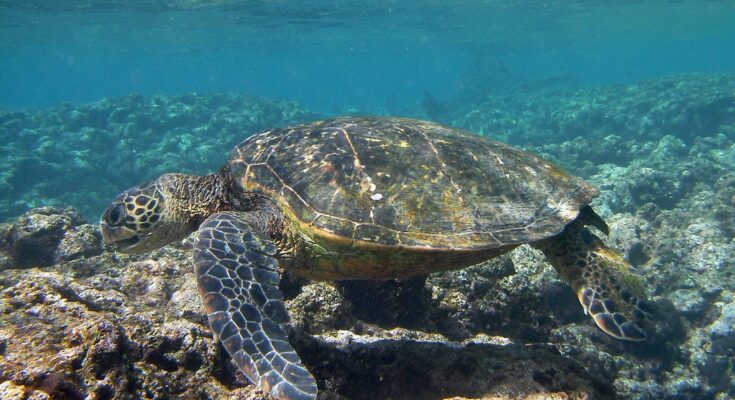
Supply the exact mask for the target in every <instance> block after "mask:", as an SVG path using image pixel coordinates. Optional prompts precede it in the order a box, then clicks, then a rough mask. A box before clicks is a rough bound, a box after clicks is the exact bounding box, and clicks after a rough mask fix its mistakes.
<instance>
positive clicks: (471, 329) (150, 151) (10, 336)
mask: <svg viewBox="0 0 735 400" xmlns="http://www.w3.org/2000/svg"><path fill="white" fill-rule="evenodd" d="M402 114H404V115H407V116H415V117H422V118H428V119H432V120H436V121H440V122H443V123H445V124H448V125H451V126H454V127H458V128H464V129H467V130H470V131H472V132H476V133H479V134H482V135H487V136H489V137H493V138H497V139H500V140H503V141H506V142H509V143H512V144H514V145H519V146H522V147H524V148H526V149H527V150H529V151H532V152H534V153H537V154H540V155H542V156H544V157H546V158H548V159H550V160H553V161H554V162H556V163H558V164H559V165H561V166H563V167H564V168H566V169H568V170H569V171H571V172H573V173H575V174H577V175H579V176H581V177H583V178H585V179H587V180H589V181H590V182H591V183H593V184H595V185H597V186H598V187H599V188H600V189H601V191H602V193H601V195H600V197H599V198H597V199H596V200H595V201H594V203H593V207H594V208H595V209H596V210H597V212H598V213H599V214H600V215H602V216H603V217H604V218H605V219H606V220H607V222H608V224H609V225H610V228H611V232H610V234H609V235H608V236H606V237H604V240H605V241H606V243H607V244H608V245H609V246H611V247H613V248H615V249H617V250H618V251H620V252H621V253H623V254H624V255H625V257H626V258H627V259H628V260H629V261H630V262H631V263H632V264H633V265H634V267H635V268H636V270H637V272H638V273H640V275H641V276H642V277H643V280H644V282H645V285H646V287H647V289H648V291H649V292H650V293H651V299H652V300H653V301H654V302H655V303H656V305H657V309H658V313H659V315H658V316H657V317H658V320H657V333H656V335H655V336H654V337H653V339H652V340H650V341H649V342H646V343H642V344H636V343H623V342H619V341H616V340H614V339H612V338H610V337H608V336H606V335H605V334H604V333H602V332H601V331H599V330H598V329H597V328H596V327H594V326H593V324H592V322H591V321H590V320H589V319H588V318H587V317H585V316H584V315H583V314H582V310H581V307H580V306H579V305H578V304H577V300H576V299H575V296H574V294H573V292H572V290H571V289H570V288H569V287H567V286H566V285H565V284H563V283H562V282H561V281H560V280H559V278H558V276H557V274H556V272H555V271H554V270H553V268H552V267H551V266H550V265H548V264H547V263H546V262H545V261H543V257H542V256H541V255H540V253H539V252H537V251H535V250H533V249H531V248H530V247H527V246H523V247H521V248H519V249H517V250H515V251H513V252H512V253H511V254H508V255H506V256H503V257H500V258H498V259H495V260H492V261H489V262H486V263H483V264H481V265H478V266H475V267H471V268H468V269H465V270H460V271H454V272H447V273H438V274H432V275H430V276H428V277H420V278H414V279H410V280H405V281H391V282H384V283H375V282H373V283H369V282H350V283H338V284H333V283H311V282H307V281H302V280H299V279H294V278H293V277H290V276H288V275H287V276H285V277H284V280H283V282H282V284H281V286H282V288H283V290H284V293H285V295H286V298H287V300H288V307H289V310H290V312H291V314H292V318H293V327H294V329H293V330H292V332H291V333H292V335H291V336H292V337H291V339H292V343H293V344H294V345H295V347H296V349H297V350H298V352H299V353H300V354H301V356H302V358H303V360H304V362H305V364H306V365H307V366H308V367H309V369H310V370H311V371H312V372H313V373H314V374H315V376H316V377H317V380H318V382H319V386H320V389H322V394H321V397H320V398H325V399H338V398H348V399H389V398H390V399H443V398H455V397H464V398H488V399H491V398H492V399H496V398H498V399H505V398H533V399H543V398H554V399H565V398H575V399H577V398H579V399H581V398H591V399H598V398H600V399H606V398H610V399H614V398H621V399H660V398H671V399H674V398H676V399H679V398H684V399H686V398H691V399H727V398H732V397H734V396H735V361H734V360H735V241H733V237H734V236H733V233H734V232H735V76H732V75H684V76H671V77H665V78H660V79H656V80H650V81H643V82H639V83H637V84H631V85H620V86H603V87H594V88H582V89H576V88H570V87H566V86H565V85H564V84H561V85H559V84H557V83H554V82H551V83H549V85H536V86H534V87H524V88H519V89H518V90H517V91H510V92H509V93H507V94H504V95H495V96H486V97H482V98H476V99H474V100H473V101H472V102H467V101H439V100H434V99H430V98H427V99H426V101H425V102H424V103H423V104H422V105H416V106H415V107H414V109H410V110H407V111H406V110H404V111H403V112H402ZM320 117H324V116H323V115H318V114H315V113H312V112H310V111H309V110H306V109H304V108H303V107H301V106H299V105H298V104H296V103H293V102H286V101H274V100H267V99H262V98H255V97H248V96H241V95H229V94H228V95H225V94H222V95H213V94H208V95H198V94H193V93H192V94H186V95H181V96H174V97H144V96H140V95H130V96H126V97H121V98H112V99H104V100H100V101H97V102H93V103H88V104H76V105H71V104H60V105H57V106H54V107H50V108H47V109H40V110H26V111H0V153H2V154H3V157H2V158H0V220H2V221H6V223H4V224H0V398H2V399H49V398H54V399H84V398H89V399H123V398H146V399H167V398H181V399H200V398H212V399H215V398H217V399H219V398H243V399H261V398H264V397H263V396H264V395H263V394H262V392H260V391H259V390H257V389H256V388H254V387H253V386H252V385H250V384H249V383H248V382H247V380H246V379H245V377H244V376H243V375H242V374H241V373H240V372H238V371H236V369H235V368H234V367H233V365H232V364H231V363H230V361H229V360H228V358H227V356H226V355H225V353H224V351H223V350H222V348H221V347H220V346H219V345H217V344H215V343H214V342H213V340H212V335H211V333H210V331H209V328H208V326H207V325H206V323H205V316H204V313H203V310H202V308H201V305H200V302H199V299H198V294H197V291H196V284H195V280H194V277H193V271H192V267H191V261H190V256H189V248H190V247H191V244H190V241H189V240H185V241H184V242H183V243H181V244H178V245H175V246H168V247H166V248H163V249H161V250H158V251H155V252H153V253H151V254H146V255H141V256H126V255H122V254H115V253H112V252H109V251H107V250H105V249H104V248H103V246H102V244H101V240H100V234H99V231H98V229H97V227H96V225H94V224H95V222H96V220H97V218H98V214H99V213H100V212H101V210H102V209H103V207H104V206H105V204H106V203H107V202H108V201H109V200H110V199H112V197H113V196H114V195H116V194H117V193H118V192H120V191H121V190H123V189H125V188H127V187H129V186H132V185H134V184H137V183H140V182H142V181H143V180H146V179H150V178H153V177H156V176H157V175H159V174H161V173H163V172H170V171H179V172H194V173H204V172H207V171H211V170H214V169H215V168H217V167H218V166H220V165H221V164H222V163H223V162H225V160H226V159H227V155H228V153H229V150H230V149H231V148H232V147H233V145H235V144H236V143H238V142H239V141H241V140H243V139H245V138H246V137H247V136H248V135H250V134H252V133H254V132H257V131H259V130H262V129H267V128H271V127H275V126H285V125H288V124H293V123H297V122H302V121H308V120H313V119H316V118H320ZM69 207H73V208H69Z"/></svg>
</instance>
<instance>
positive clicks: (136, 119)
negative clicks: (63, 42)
mask: <svg viewBox="0 0 735 400" xmlns="http://www.w3.org/2000/svg"><path fill="white" fill-rule="evenodd" d="M314 118H315V117H314V115H313V114H311V113H309V112H307V111H305V110H303V109H302V108H300V107H299V106H298V105H297V104H295V103H291V102H284V101H271V100H266V99H261V98H255V97H248V96H239V95H225V94H213V95H197V94H194V93H190V94H185V95H181V96H174V97H163V96H156V97H144V96H140V95H130V96H127V97H123V98H119V99H104V100H101V101H98V102H95V103H89V104H82V105H78V106H75V105H71V104H61V105H59V106H56V107H53V108H51V109H48V110H23V111H0V153H2V154H3V155H4V156H3V157H2V158H0V221H4V220H7V219H8V218H12V217H14V216H17V215H19V214H21V213H23V212H25V211H27V210H28V209H29V208H30V207H39V206H67V205H73V206H74V208H75V209H76V210H78V211H79V212H80V213H81V214H82V215H84V216H85V217H86V218H96V214H97V213H98V212H99V210H100V209H101V208H102V207H104V204H105V203H106V202H107V201H108V200H109V197H110V196H114V195H115V193H117V192H119V190H120V187H129V186H132V185H136V184H138V183H140V182H142V181H144V180H146V179H152V178H154V177H157V176H159V175H160V174H162V173H164V172H189V173H208V172H211V171H212V170H214V169H216V168H218V167H219V166H221V165H222V164H223V163H224V162H225V161H226V160H227V157H228V155H229V152H230V150H231V149H232V148H233V147H234V146H235V145H236V144H237V143H239V142H240V141H242V140H243V139H245V138H246V137H248V136H249V135H250V134H252V133H254V132H257V131H259V130H263V129H268V128H273V127H277V126H283V125H288V124H293V123H296V122H303V121H305V120H311V119H314Z"/></svg>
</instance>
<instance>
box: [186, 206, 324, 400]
mask: <svg viewBox="0 0 735 400" xmlns="http://www.w3.org/2000/svg"><path fill="white" fill-rule="evenodd" d="M261 219H262V218H260V217H259V216H258V215H257V214H256V213H238V212H224V213H218V214H214V215H212V216H211V217H209V218H208V219H207V220H206V221H204V223H203V224H202V225H201V226H200V227H199V231H198V232H197V236H196V240H195V242H194V264H195V271H196V275H197V281H198V284H199V293H200V294H201V296H202V300H203V301H204V306H205V308H206V310H207V314H208V317H209V325H210V326H211V327H212V331H214V333H215V335H216V336H217V337H219V340H221V341H222V344H224V346H225V349H227V352H228V353H229V354H230V356H231V357H232V358H233V360H234V361H235V364H237V366H238V368H239V369H240V370H241V371H243V372H244V373H245V375H247V377H248V378H249V379H250V380H251V381H252V382H253V383H254V384H255V385H258V386H260V387H261V388H262V389H263V390H265V391H266V392H269V393H270V394H271V395H273V396H274V397H275V398H277V399H279V400H313V399H315V398H316V393H317V386H316V382H315V381H314V378H313V377H312V376H311V374H310V373H309V371H307V370H306V368H304V366H303V365H302V364H301V359H299V356H298V355H297V354H296V351H294V349H293V348H292V347H291V345H290V344H289V343H288V335H287V334H286V332H285V331H284V330H283V327H282V324H285V323H287V322H288V321H289V317H288V313H287V311H286V307H285V305H284V302H283V295H282V294H281V292H280V290H279V289H278V281H279V274H278V271H277V266H278V262H277V261H276V259H275V258H274V255H275V254H276V252H277V249H276V246H275V245H274V244H273V243H272V242H271V241H269V240H267V239H266V238H265V237H264V235H263V234H262V233H261V232H260V231H259V228H258V227H259V226H261V225H262V224H260V223H259V222H260V220H261Z"/></svg>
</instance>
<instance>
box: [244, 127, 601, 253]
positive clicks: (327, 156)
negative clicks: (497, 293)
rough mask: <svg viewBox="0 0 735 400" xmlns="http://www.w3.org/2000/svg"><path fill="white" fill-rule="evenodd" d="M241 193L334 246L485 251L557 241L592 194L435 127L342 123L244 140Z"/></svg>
mask: <svg viewBox="0 0 735 400" xmlns="http://www.w3.org/2000/svg"><path fill="white" fill-rule="evenodd" d="M230 165H231V166H232V168H231V170H232V171H233V174H234V175H235V176H236V177H237V178H238V179H239V181H240V182H241V184H242V186H243V188H244V189H245V190H249V191H255V192H261V193H263V194H265V195H266V196H268V197H271V198H273V199H274V200H276V201H277V202H278V203H279V204H281V206H282V207H283V208H284V210H285V211H287V214H289V215H291V216H292V217H293V218H295V219H296V222H297V223H300V224H302V225H304V226H308V227H309V229H312V230H320V231H324V232H327V233H329V234H330V235H332V236H330V237H342V238H345V239H350V240H362V241H368V242H374V243H378V244H398V245H402V246H418V247H432V248H445V247H446V248H480V247H484V248H491V247H500V246H507V245H513V244H519V243H525V242H531V241H535V240H539V239H543V238H546V237H549V236H551V235H554V234H556V233H558V232H560V231H561V230H562V229H563V227H564V225H565V224H567V223H568V222H570V221H571V220H573V219H574V218H575V217H576V216H577V214H578V212H579V209H580V208H581V207H582V206H584V205H586V204H588V203H589V202H590V200H591V199H592V198H594V197H595V196H596V195H597V190H596V189H595V188H593V187H592V186H591V185H589V184H587V183H585V182H584V181H583V180H581V179H579V178H577V177H574V176H572V175H570V174H568V173H566V172H564V171H562V170H561V169H559V168H557V167H555V166H554V165H553V164H551V163H549V162H548V161H546V160H543V159H541V158H539V157H536V156H534V155H532V154H530V153H527V152H525V151H522V150H520V149H517V148H514V147H512V146H509V145H506V144H503V143H500V142H497V141H493V140H489V139H487V138H483V137H479V136H476V135H473V134H470V133H467V132H463V131H460V130H456V129H451V128H447V127H444V126H441V125H438V124H435V123H431V122H426V121H418V120H410V119H398V118H377V117H363V118H358V117H355V118H338V119H333V120H326V121H318V122H314V123H310V124H305V125H299V126H295V127H291V128H286V129H276V130H272V131H268V132H264V133H261V134H258V135H255V136H253V137H251V138H250V139H248V140H246V141H245V142H243V143H242V144H240V145H239V146H238V147H237V148H236V149H235V150H234V151H233V153H232V157H231V159H230Z"/></svg>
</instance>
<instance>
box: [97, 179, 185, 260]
mask: <svg viewBox="0 0 735 400" xmlns="http://www.w3.org/2000/svg"><path fill="white" fill-rule="evenodd" d="M186 178H188V177H187V176H186V175H179V174H165V175H161V176H160V177H159V178H158V179H156V180H154V181H151V182H147V183H144V184H142V185H138V186H135V187H132V188H130V189H128V190H126V191H124V192H122V193H121V194H120V195H119V196H117V197H116V198H115V200H113V201H112V203H110V205H109V206H108V207H107V209H105V212H104V213H102V217H101V218H100V230H101V232H102V237H103V239H104V241H105V244H108V245H112V246H114V247H115V249H116V250H118V251H120V252H123V253H142V252H146V251H150V250H154V249H157V248H159V247H162V246H164V245H166V244H168V243H172V242H174V241H177V240H181V239H183V238H184V237H186V236H187V235H188V234H190V233H191V232H193V231H194V229H196V227H195V226H194V223H193V217H192V216H191V213H188V212H186V211H185V209H186V207H181V206H180V205H177V202H180V198H179V196H175V193H178V192H180V190H177V189H179V187H180V186H181V185H182V183H183V182H185V181H187V179H186Z"/></svg>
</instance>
